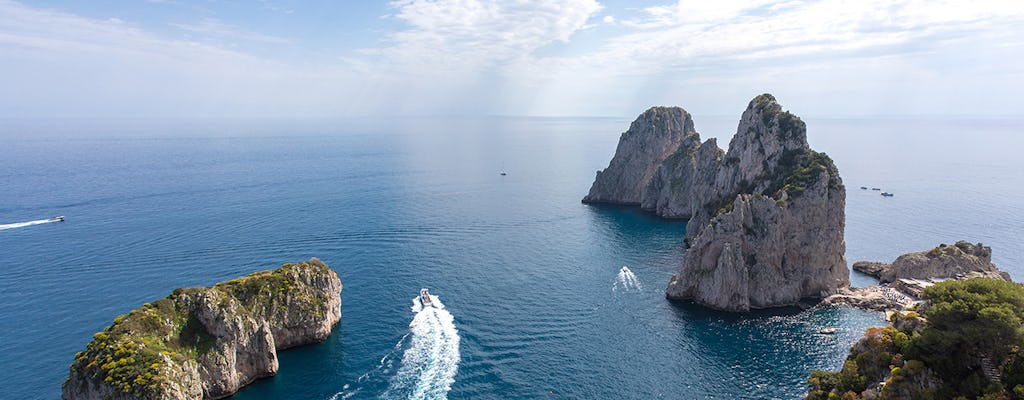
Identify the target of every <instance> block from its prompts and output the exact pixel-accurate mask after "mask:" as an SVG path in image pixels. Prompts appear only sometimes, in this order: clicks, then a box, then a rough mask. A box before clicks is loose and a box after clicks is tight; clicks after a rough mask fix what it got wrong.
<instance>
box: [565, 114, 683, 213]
mask: <svg viewBox="0 0 1024 400" xmlns="http://www.w3.org/2000/svg"><path fill="white" fill-rule="evenodd" d="M699 143H700V137H699V136H698V135H697V132H696V131H694V130H693V120H692V119H691V118H690V114H689V113H687V112H686V111H685V110H683V109H682V108H679V107H651V108H650V109H648V110H647V111H645V112H644V113H643V114H640V116H639V117H637V119H636V120H635V121H633V123H632V124H631V125H630V126H629V130H627V131H626V132H623V133H622V136H620V137H619V144H618V146H617V147H616V149H615V156H614V157H612V161H611V162H610V163H609V164H608V168H605V169H604V170H602V171H597V177H596V178H595V179H594V184H593V185H592V186H591V187H590V193H589V194H587V196H586V197H584V198H583V202H584V203H612V204H630V205H638V204H640V203H641V202H642V201H643V196H644V191H645V190H646V187H647V185H648V183H649V182H650V181H651V176H652V175H654V173H655V171H656V170H657V169H658V166H659V165H661V163H662V162H663V161H664V160H665V158H667V157H668V156H670V155H673V154H675V153H677V152H678V151H679V150H680V148H691V147H693V148H695V147H696V146H697V144H699Z"/></svg>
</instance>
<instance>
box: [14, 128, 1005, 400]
mask: <svg viewBox="0 0 1024 400" xmlns="http://www.w3.org/2000/svg"><path fill="white" fill-rule="evenodd" d="M696 122H697V128H698V130H699V131H701V132H702V134H703V135H705V136H708V135H711V136H718V137H719V138H720V143H721V144H722V145H725V144H726V143H727V142H728V137H729V136H731V133H732V132H733V131H734V130H735V124H736V120H735V119H722V118H718V119H716V118H705V119H702V118H697V120H696ZM375 123H376V122H375V121H359V122H358V123H334V124H331V123H323V122H318V123H312V122H308V121H307V122H296V123H288V122H280V121H278V122H275V123H268V124H256V125H244V124H240V125H232V124H212V123H211V124H203V123H196V124H178V125H174V124H170V125H167V124H155V123H151V122H147V121H132V122H131V123H130V124H126V123H123V121H122V122H118V123H114V122H104V121H85V122H75V121H56V122H54V121H50V122H45V123H44V122H39V121H13V122H12V121H7V123H5V124H4V125H3V126H4V128H3V131H2V132H0V144H2V145H0V154H2V157H0V189H2V190H0V224H8V223H17V222H25V221H32V220H38V219H41V218H47V217H50V216H54V215H65V216H67V222H64V223H48V224H40V225H33V226H24V227H19V228H13V229H3V230H0V265H2V266H3V268H4V269H5V271H4V273H3V274H0V316H2V321H3V326H2V327H0V398H10V399H53V398H58V397H59V393H60V384H61V383H62V382H63V380H64V378H65V377H66V375H67V367H68V365H69V364H70V363H71V361H72V359H73V356H74V353H75V352H76V351H80V350H82V349H84V347H85V345H86V343H88V341H89V340H91V335H92V334H93V333H94V332H96V331H98V330H100V329H102V328H103V327H104V326H106V325H107V324H109V323H110V322H111V320H112V319H113V318H114V317H115V316H117V315H118V314H121V313H124V312H127V311H129V310H131V309H133V308H135V307H137V306H139V305H140V304H142V303H145V302H147V301H152V300H154V299H157V298H160V297H163V296H166V295H167V294H168V293H170V292H171V291H172V290H173V289H174V288H176V287H182V286H195V285H210V284H213V283H215V282H217V281H221V280H225V279H230V278H233V277H237V276H240V275H244V274H247V273H250V272H253V271H257V270H263V269H270V268H274V267H276V266H278V265H280V264H282V263H285V262H290V261H298V260H305V259H308V258H310V257H314V256H315V257H318V258H320V259H322V260H324V261H325V262H327V263H328V264H329V265H331V266H332V267H333V268H334V269H335V270H336V271H338V273H339V275H340V276H341V278H342V281H343V283H344V291H343V293H342V300H343V307H342V322H341V324H340V325H339V326H338V328H337V329H336V330H335V332H334V334H333V335H332V336H331V337H330V339H329V340H328V341H327V342H325V343H323V344H320V345H313V346H307V347H303V348H298V349H294V350H289V351H286V352H283V353H281V355H280V359H281V371H280V373H279V374H278V375H277V376H276V377H274V378H271V379H268V380H264V381H261V382H259V383H257V384H255V385H253V386H251V387H249V388H246V389H244V390H243V391H242V392H240V393H239V394H238V395H237V396H236V398H239V399H280V398H295V399H331V398H377V397H378V396H383V397H387V398H410V397H416V393H421V392H422V393H425V394H426V395H427V396H426V397H428V398H429V397H430V394H434V395H436V394H439V393H444V392H445V390H446V385H445V384H446V382H448V383H450V392H448V397H450V398H453V399H455V398H458V399H463V398H473V399H506V398H638V399H646V398H666V399H684V398H764V399H774V398H777V399H793V398H800V397H802V395H803V392H804V391H805V383H804V382H805V380H806V376H807V373H808V371H809V370H810V369H821V368H837V367H838V366H839V365H840V364H841V361H842V359H843V357H844V356H845V353H846V350H847V348H848V347H849V345H850V344H851V343H852V342H853V341H854V340H856V338H857V337H859V335H860V333H861V331H862V330H863V329H864V328H866V327H869V326H877V325H881V324H882V321H881V319H880V317H879V316H878V315H876V314H872V313H866V312H862V311H857V310H852V309H845V308H839V309H816V310H811V311H803V312H801V311H799V310H776V311H771V312H757V313H752V314H748V315H733V314H723V313H717V312H711V311H708V310H705V309H702V308H700V307H695V306H692V305H685V304H677V303H670V302H667V301H666V300H665V299H664V297H663V289H664V287H665V285H666V283H667V282H668V278H669V276H670V275H671V274H672V272H673V270H674V269H675V268H677V266H678V264H679V260H680V259H681V254H682V252H683V251H684V249H683V247H682V246H681V240H682V237H683V235H684V232H685V228H686V224H685V222H682V221H665V220H659V219H656V218H652V217H651V216H649V215H647V214H645V213H642V212H639V211H637V210H634V209H630V208H620V207H593V206H587V205H583V204H581V203H580V201H579V200H580V198H582V196H583V195H584V194H585V193H586V191H587V189H588V188H589V186H590V183H591V181H592V180H593V177H594V171H595V170H597V169H600V168H603V167H605V166H606V165H607V162H608V160H609V159H610V157H611V155H612V153H613V151H614V148H615V144H616V142H617V139H618V135H619V133H620V132H621V131H623V130H625V129H626V128H627V127H628V124H629V120H627V119H513V118H493V119H479V120H426V119H424V120H402V121H400V123H394V124H389V125H387V126H379V125H376V124H375ZM1022 127H1024V122H1022V121H1021V120H985V121H950V120H810V121H809V129H810V132H809V137H810V141H811V144H812V146H813V147H815V148H816V149H818V150H823V151H826V152H828V153H829V154H830V155H832V156H833V158H834V159H835V160H836V162H837V164H838V166H839V168H840V172H841V174H842V176H843V178H844V180H845V182H846V184H847V187H848V199H847V235H846V240H847V249H848V250H847V257H848V259H849V261H850V262H853V261H856V260H861V259H875V260H882V261H887V260H891V259H893V258H895V257H896V256H897V255H899V254H902V253H904V252H908V251H916V250H923V249H927V248H930V247H932V246H935V245H936V244H938V243H940V242H946V243H950V242H953V241H955V240H957V239H967V240H971V241H975V242H977V241H981V242H984V243H985V244H988V245H991V246H993V248H994V256H993V258H994V260H995V262H996V263H997V264H998V265H999V266H1000V267H1002V268H1003V269H1005V270H1008V271H1010V273H1011V275H1013V276H1014V278H1017V279H1019V278H1021V277H1024V275H1022V274H1024V270H1022V269H1021V268H1022V266H1021V261H1022V256H1021V254H1022V250H1024V245H1022V244H1021V242H1020V238H1021V237H1022V234H1024V212H1022V211H1024V210H1022V199H1024V178H1022V177H1021V172H1022V171H1024V165H1022V162H1021V160H1020V159H1019V158H1018V157H1017V155H1016V151H1017V150H1016V149H1017V148H1019V147H1020V142H1021V140H1020V139H1019V135H1020V134H1021V133H1022V132H1021V130H1022V129H1021V128H1022ZM502 169H505V170H507V171H508V176H504V177H502V176H500V175H499V174H498V171H500V170H502ZM861 185H866V186H879V187H882V188H883V189H885V190H888V191H891V192H894V193H896V196H895V197H893V198H882V197H881V196H879V195H878V194H877V192H870V191H860V190H859V189H858V188H859V186H861ZM623 266H628V268H629V269H630V271H631V272H632V273H633V274H634V276H635V279H636V280H635V281H632V280H628V279H623V277H620V276H619V275H620V269H621V268H622V267H623ZM854 282H855V284H859V285H864V284H869V283H870V279H866V278H865V277H862V276H856V275H855V276H854ZM421 287H428V288H430V290H431V292H432V293H434V294H436V295H438V296H439V299H440V300H441V301H443V302H444V304H445V305H446V307H447V308H446V309H445V311H444V312H438V313H437V314H436V315H429V316H427V315H425V316H418V315H414V313H413V312H412V311H411V310H410V306H412V299H413V298H414V297H415V296H416V295H417V293H418V291H419V289H420V288H421ZM414 316H417V317H418V318H417V320H416V323H414V324H413V325H414V328H416V329H418V330H417V333H416V334H410V329H411V327H410V323H411V322H413V321H414V320H413V318H414ZM448 316H450V317H451V321H450V322H451V324H452V325H453V326H450V325H446V324H445V321H444V318H445V317H448ZM824 325H831V326H838V327H840V328H841V329H840V332H839V334H837V335H833V336H822V335H818V334H816V332H817V330H818V328H819V327H821V326H824ZM452 328H454V329H456V330H457V336H452V334H453V333H454V332H453V331H452ZM446 335H447V336H446ZM456 341H457V343H456ZM456 346H457V347H456ZM455 348H457V349H458V351H457V352H454V351H453V349H455ZM456 363H457V364H456ZM456 368H457V369H456ZM456 371H457V372H456Z"/></svg>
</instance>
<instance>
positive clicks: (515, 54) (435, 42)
mask: <svg viewBox="0 0 1024 400" xmlns="http://www.w3.org/2000/svg"><path fill="white" fill-rule="evenodd" d="M391 6H392V7H393V8H395V9H396V12H395V14H394V17H395V18H397V19H399V20H402V21H403V22H405V23H406V24H408V25H409V27H410V28H409V29H407V30H403V31H400V32H397V33H394V34H392V35H391V36H390V43H391V45H392V46H391V47H389V48H385V49H381V50H380V52H381V53H382V54H385V55H388V56H390V57H393V58H396V59H399V60H401V61H408V62H413V63H415V64H417V65H422V63H427V64H428V65H429V64H434V63H442V64H447V63H458V64H469V65H489V64H492V63H502V62H506V61H509V60H514V59H518V58H522V57H526V56H529V55H530V54H531V53H532V52H534V51H535V50H537V49H538V48H541V47H543V46H545V45H548V44H550V43H553V42H563V43H564V42H568V41H569V39H570V38H571V37H572V35H573V34H575V33H576V32H578V31H580V30H581V29H584V28H585V27H587V21H588V20H589V19H590V18H591V17H592V16H593V15H594V14H595V13H596V12H598V11H600V10H601V8H602V7H601V5H600V4H599V3H598V2H597V1H596V0H570V1H560V2H536V1H529V0H504V1H502V0H400V1H395V2H392V3H391Z"/></svg>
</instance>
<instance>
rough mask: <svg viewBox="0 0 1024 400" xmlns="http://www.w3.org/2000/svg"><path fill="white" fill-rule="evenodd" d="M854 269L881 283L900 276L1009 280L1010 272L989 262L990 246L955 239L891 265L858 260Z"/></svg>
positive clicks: (900, 277)
mask: <svg viewBox="0 0 1024 400" xmlns="http://www.w3.org/2000/svg"><path fill="white" fill-rule="evenodd" d="M853 268H854V269H855V270H858V271H861V272H863V273H865V274H868V275H871V276H874V277H877V278H878V280H879V281H880V282H881V283H892V282H895V281H897V280H900V279H964V278H995V279H1002V280H1005V281H1009V280H1010V274H1008V273H1006V272H1003V271H1000V270H999V269H998V268H996V265H995V264H993V263H992V248H991V247H988V246H983V245H982V244H981V243H978V244H971V243H969V242H966V241H963V240H961V241H959V242H956V244H954V245H952V246H950V245H946V244H940V245H939V247H936V248H934V249H931V250H928V251H920V252H916V253H908V254H904V255H902V256H899V257H898V258H896V261H893V263H892V264H884V263H878V262H869V261H860V262H856V263H854V264H853Z"/></svg>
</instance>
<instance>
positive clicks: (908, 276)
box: [822, 240, 1010, 316]
mask: <svg viewBox="0 0 1024 400" xmlns="http://www.w3.org/2000/svg"><path fill="white" fill-rule="evenodd" d="M853 269H854V270H855V271H858V272H861V273H863V274H866V275H869V276H873V277H875V278H879V284H878V285H872V286H868V287H864V288H853V287H850V288H845V289H842V290H840V291H839V292H838V293H836V294H834V295H831V296H828V297H826V298H825V299H823V300H822V305H847V306H851V307H857V308H862V309H866V310H871V311H880V312H885V313H886V315H887V316H888V315H891V314H892V313H893V312H897V311H902V310H906V309H908V308H911V307H913V306H915V305H917V304H918V303H919V302H920V300H921V299H920V296H921V292H922V291H923V290H924V289H925V288H926V287H929V286H931V285H934V284H935V283H938V282H942V281H946V280H967V279H972V278H992V279H999V280H1004V281H1010V275H1009V274H1008V273H1006V272H1004V271H1000V270H999V268H997V267H996V265H995V264H993V263H992V248H991V247H988V246H984V245H982V244H981V243H978V244H972V243H970V242H966V241H962V240H961V241H958V242H956V243H954V244H952V245H947V244H944V243H943V244H940V245H938V246H937V247H935V248H933V249H931V250H926V251H920V252H914V253H907V254H904V255H902V256H899V257H898V258H896V260H895V261H893V262H892V263H882V262H877V261H858V262H856V263H854V264H853Z"/></svg>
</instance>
